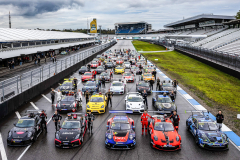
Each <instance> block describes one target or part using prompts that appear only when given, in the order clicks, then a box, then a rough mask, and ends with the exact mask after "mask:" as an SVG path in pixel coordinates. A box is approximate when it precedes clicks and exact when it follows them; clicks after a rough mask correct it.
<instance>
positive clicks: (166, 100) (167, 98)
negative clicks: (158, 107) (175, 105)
mask: <svg viewBox="0 0 240 160" xmlns="http://www.w3.org/2000/svg"><path fill="white" fill-rule="evenodd" d="M158 102H160V103H172V100H171V98H169V97H158Z"/></svg>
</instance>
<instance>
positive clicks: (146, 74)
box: [141, 73, 155, 82]
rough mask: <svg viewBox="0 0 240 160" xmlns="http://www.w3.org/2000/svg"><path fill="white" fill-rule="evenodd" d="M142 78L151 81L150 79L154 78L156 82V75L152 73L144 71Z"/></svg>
mask: <svg viewBox="0 0 240 160" xmlns="http://www.w3.org/2000/svg"><path fill="white" fill-rule="evenodd" d="M141 80H142V81H150V80H153V81H154V82H155V78H154V75H152V74H151V73H144V74H142V76H141Z"/></svg>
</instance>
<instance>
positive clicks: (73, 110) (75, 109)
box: [56, 107, 77, 112]
mask: <svg viewBox="0 0 240 160" xmlns="http://www.w3.org/2000/svg"><path fill="white" fill-rule="evenodd" d="M56 109H57V111H59V112H76V111H77V108H76V107H56Z"/></svg>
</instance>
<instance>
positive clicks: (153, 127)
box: [149, 115, 181, 151]
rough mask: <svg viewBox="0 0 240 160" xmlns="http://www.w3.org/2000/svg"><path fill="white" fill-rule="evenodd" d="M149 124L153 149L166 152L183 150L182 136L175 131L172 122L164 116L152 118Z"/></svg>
mask: <svg viewBox="0 0 240 160" xmlns="http://www.w3.org/2000/svg"><path fill="white" fill-rule="evenodd" d="M152 118H153V119H152V121H151V122H150V124H149V132H150V134H151V147H152V148H156V149H159V150H164V151H176V150H180V149H181V136H180V135H179V134H178V132H177V131H176V130H175V128H174V126H173V124H172V121H171V120H170V119H169V118H167V117H165V116H163V115H154V116H152Z"/></svg>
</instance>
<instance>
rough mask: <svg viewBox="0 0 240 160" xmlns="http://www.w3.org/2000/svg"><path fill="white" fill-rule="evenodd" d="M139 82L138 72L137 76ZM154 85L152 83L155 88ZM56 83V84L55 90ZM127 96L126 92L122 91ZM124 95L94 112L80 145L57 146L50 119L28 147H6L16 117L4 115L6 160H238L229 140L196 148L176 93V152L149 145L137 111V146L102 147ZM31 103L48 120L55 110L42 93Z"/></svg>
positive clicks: (132, 85)
mask: <svg viewBox="0 0 240 160" xmlns="http://www.w3.org/2000/svg"><path fill="white" fill-rule="evenodd" d="M120 48H121V49H123V48H124V49H127V48H130V49H134V47H133V46H132V44H131V41H128V40H125V41H124V40H123V41H119V42H118V43H117V44H116V45H115V46H113V47H112V48H111V50H114V49H120ZM72 76H75V77H77V78H79V79H80V77H81V76H80V75H79V74H78V72H76V73H74V74H73V75H72ZM157 76H158V77H160V79H161V80H163V79H164V78H163V77H161V76H160V75H159V73H158V75H157ZM114 78H121V75H114ZM136 79H137V81H138V75H137V77H136ZM82 86H83V84H82V83H79V85H78V89H81V88H82ZM127 87H128V90H129V91H131V92H135V91H136V84H135V83H128V84H127ZM155 87H156V84H154V88H155ZM57 88H58V86H55V89H57ZM108 88H109V83H107V84H106V89H108ZM43 95H45V96H46V97H47V98H48V99H50V89H49V91H46V92H45V93H43ZM125 95H126V94H125ZM125 95H114V96H113V106H112V107H110V106H109V108H108V109H107V111H106V113H104V114H102V115H96V116H95V117H96V119H95V121H94V123H93V135H92V136H91V137H90V136H89V134H86V135H85V137H84V141H83V144H82V146H81V147H78V148H74V149H59V148H56V147H55V145H54V138H55V126H54V123H53V122H52V121H51V120H50V121H49V123H48V125H47V127H48V133H41V134H40V136H39V137H38V139H37V141H36V142H35V143H33V144H32V145H31V146H30V147H8V146H7V141H6V139H7V134H8V131H9V130H10V129H11V128H12V127H13V123H16V122H17V120H18V117H17V114H15V113H13V114H11V115H9V116H8V117H6V118H5V119H4V120H3V121H2V122H1V124H0V125H1V126H0V127H1V134H2V139H3V143H4V148H5V151H6V155H7V158H8V160H16V159H19V158H21V159H24V160H25V159H28V160H42V159H51V160H59V159H64V160H70V159H74V160H77V159H89V160H92V159H111V160H117V159H140V160H146V159H163V158H164V159H183V160H193V159H194V160H202V159H205V160H208V159H209V160H210V159H211V160H219V159H228V160H239V159H240V152H239V151H238V150H237V149H236V148H235V147H234V146H233V145H232V144H231V143H230V145H229V150H228V151H221V152H218V151H217V152H216V151H208V150H204V149H201V148H199V147H198V146H196V144H195V142H194V138H193V136H192V135H191V134H190V133H189V132H188V131H187V130H186V126H185V122H186V119H187V118H188V117H189V115H190V114H188V113H185V110H193V107H192V106H191V105H190V104H189V103H188V102H187V101H186V100H185V99H184V98H183V97H182V96H181V94H178V95H177V98H176V105H177V107H178V114H179V116H180V118H181V121H180V126H179V133H180V135H181V137H182V149H181V150H180V151H176V152H164V151H159V150H156V149H152V148H151V147H150V136H149V135H141V132H142V131H141V129H142V126H141V122H140V117H141V115H140V114H134V115H128V116H129V117H131V118H133V120H134V121H135V126H136V142H137V144H136V147H135V149H133V150H109V149H107V148H105V143H104V142H105V132H106V123H107V120H108V119H109V118H111V117H112V116H114V114H110V113H109V112H108V110H110V109H114V110H125V105H124V98H125ZM152 96H153V93H152V95H150V96H148V106H149V110H154V108H153V107H152V102H151V99H152ZM32 102H33V103H32V104H34V105H35V106H36V107H38V108H39V109H45V110H47V115H48V120H49V119H50V118H51V116H52V114H53V113H54V108H53V107H52V106H51V103H50V102H49V100H47V99H46V98H45V97H44V96H42V95H39V96H38V97H36V98H35V99H33V100H32ZM32 104H31V103H28V104H26V105H24V106H22V107H21V108H20V109H19V110H18V112H19V113H20V115H21V116H23V115H24V113H25V111H26V110H28V109H31V110H32V109H35V108H34V107H33V105H32ZM85 106H86V104H85V99H84V100H83V110H82V111H79V112H85V109H86V108H85ZM62 115H63V117H64V118H65V117H66V114H62ZM62 121H63V120H62Z"/></svg>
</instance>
